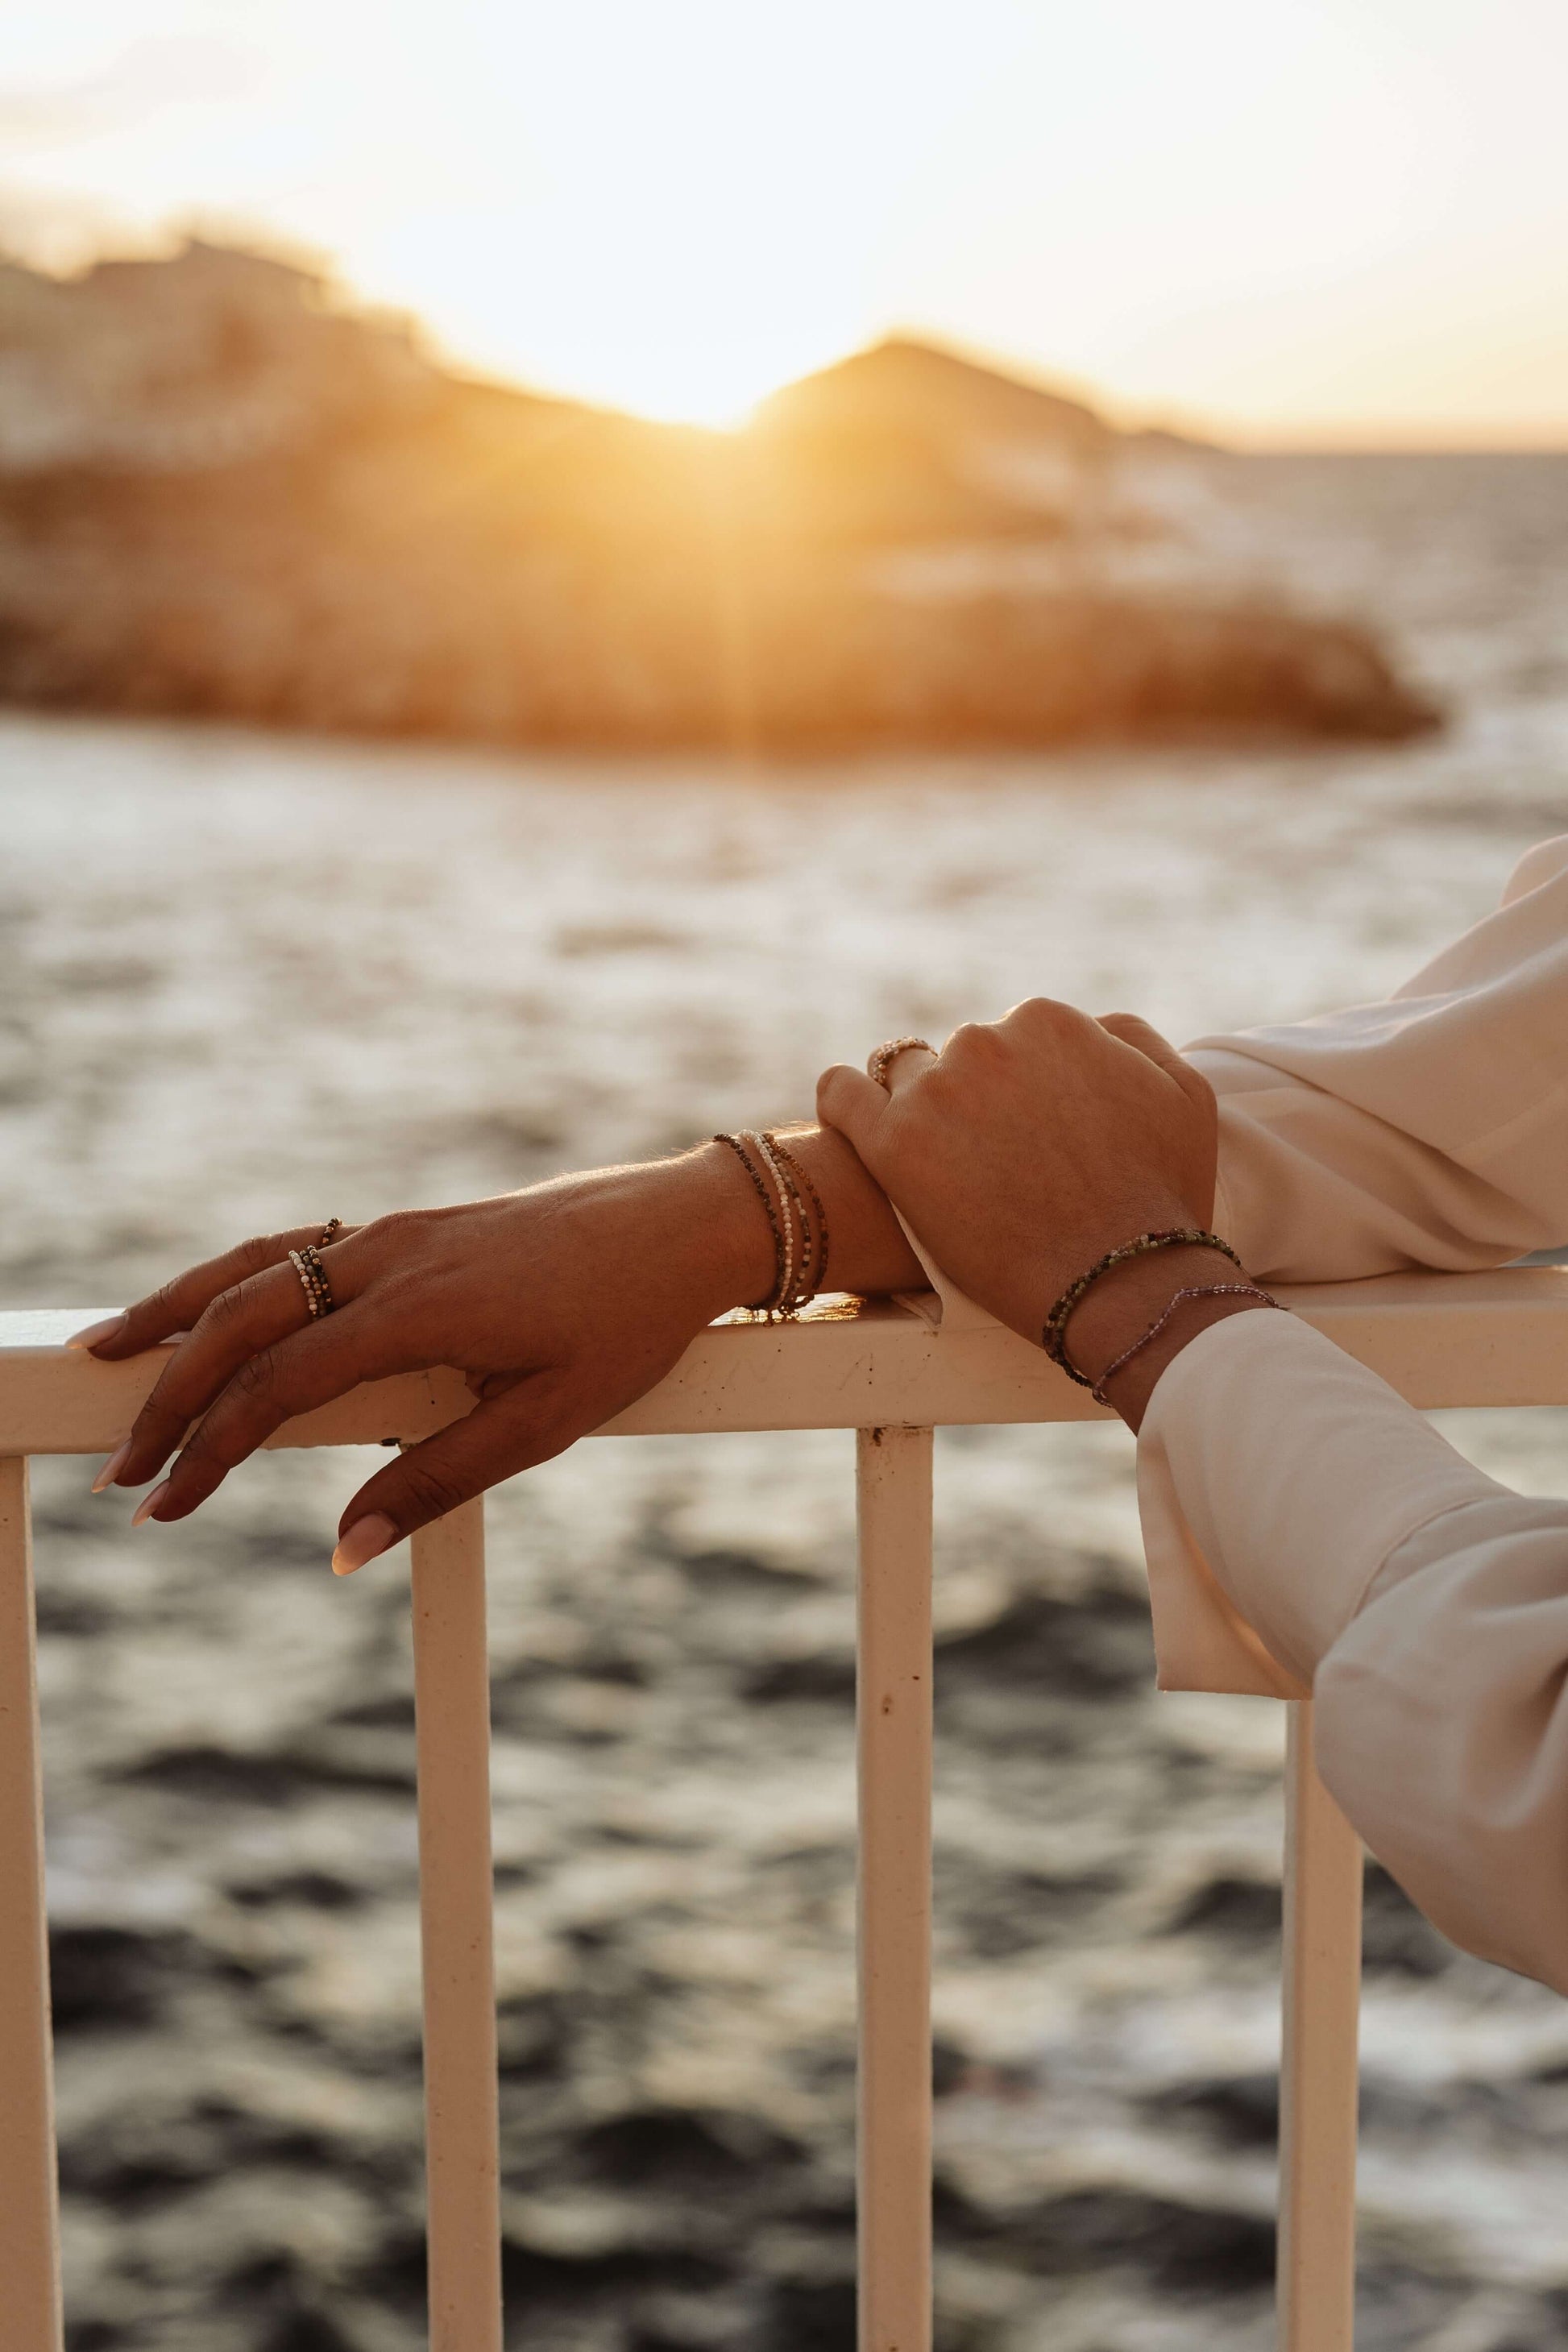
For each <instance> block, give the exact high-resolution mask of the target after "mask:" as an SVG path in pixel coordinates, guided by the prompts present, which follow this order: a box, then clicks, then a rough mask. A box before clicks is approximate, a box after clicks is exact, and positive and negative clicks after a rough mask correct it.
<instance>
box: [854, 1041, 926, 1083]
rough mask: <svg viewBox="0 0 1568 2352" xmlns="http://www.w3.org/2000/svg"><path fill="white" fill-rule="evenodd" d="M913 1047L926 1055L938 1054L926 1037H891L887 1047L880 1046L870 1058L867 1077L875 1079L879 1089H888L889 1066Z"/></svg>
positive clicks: (867, 1064) (867, 1065)
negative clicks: (916, 1047)
mask: <svg viewBox="0 0 1568 2352" xmlns="http://www.w3.org/2000/svg"><path fill="white" fill-rule="evenodd" d="M911 1045H918V1046H919V1047H920V1048H921V1052H922V1053H925V1054H934V1053H935V1052H936V1047H935V1046H934V1045H931V1042H930V1040H929V1039H928V1038H925V1037H889V1040H888V1042H887V1044H886V1045H879V1046H878V1048H877V1050H876V1052H875V1053H874V1054H872V1055H869V1056H868V1060H867V1063H866V1076H868V1078H875V1079H876V1081H877V1084H878V1085H879V1087H883V1088H885V1089H887V1088H888V1069H889V1064H891V1063H893V1062H896V1061H897V1060H898V1058H899V1055H900V1054H907V1053H908V1052H909V1050H910V1046H911ZM888 1091H889V1092H890V1091H891V1090H890V1089H888Z"/></svg>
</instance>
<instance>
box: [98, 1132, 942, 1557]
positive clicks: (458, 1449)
mask: <svg viewBox="0 0 1568 2352" xmlns="http://www.w3.org/2000/svg"><path fill="white" fill-rule="evenodd" d="M790 1149H791V1150H792V1152H793V1153H795V1155H797V1157H798V1158H799V1159H800V1160H802V1161H803V1162H805V1163H808V1165H809V1172H810V1176H811V1181H812V1182H813V1183H814V1184H815V1185H816V1187H817V1189H818V1192H820V1194H821V1196H822V1199H823V1201H824V1202H825V1203H826V1219H827V1220H830V1221H831V1224H832V1230H833V1254H834V1265H835V1276H834V1279H835V1280H836V1281H837V1282H839V1283H842V1284H843V1285H845V1286H848V1287H851V1288H857V1289H859V1288H864V1289H866V1290H868V1291H877V1290H893V1289H900V1288H903V1287H906V1286H908V1285H909V1284H910V1283H911V1282H919V1280H920V1279H921V1275H920V1269H919V1266H918V1265H917V1264H916V1262H915V1260H914V1258H913V1255H912V1254H911V1253H910V1248H909V1244H908V1243H907V1242H906V1241H905V1239H904V1236H903V1234H902V1232H901V1231H900V1227H899V1224H898V1222H897V1220H896V1219H895V1217H894V1216H893V1214H892V1212H891V1210H890V1209H889V1207H888V1204H887V1202H886V1201H885V1200H884V1199H883V1197H882V1195H881V1193H880V1192H879V1190H878V1188H877V1186H876V1185H875V1184H874V1183H873V1182H872V1181H871V1179H870V1178H869V1176H868V1174H867V1172H866V1171H865V1169H864V1168H863V1167H862V1166H861V1164H860V1162H859V1160H858V1159H857V1158H856V1156H855V1154H854V1152H853V1151H852V1150H850V1149H849V1147H848V1146H847V1144H846V1143H845V1142H844V1140H843V1139H842V1138H841V1137H839V1136H837V1135H834V1134H829V1133H821V1132H817V1131H815V1130H813V1131H809V1132H807V1133H806V1134H804V1135H793V1134H792V1136H791V1139H790ZM774 1272H775V1269H774V1249H773V1236H772V1234H770V1231H769V1228H768V1224H767V1221H766V1219H765V1217H764V1215H763V1213H762V1211H761V1210H760V1208H759V1205H758V1202H757V1200H756V1197H755V1194H754V1192H753V1190H752V1186H751V1184H750V1182H749V1181H748V1179H747V1174H746V1171H745V1169H744V1167H743V1166H742V1165H739V1164H738V1163H737V1161H736V1160H735V1158H734V1157H733V1155H732V1154H731V1152H730V1151H729V1150H726V1149H725V1148H724V1147H723V1146H722V1145H721V1144H720V1143H717V1142H714V1143H708V1144H704V1145H702V1146H700V1148H699V1149H698V1150H694V1151H690V1152H688V1153H686V1154H684V1155H683V1156H682V1157H681V1158H679V1159H676V1160H659V1161H656V1162H653V1163H651V1164H650V1165H647V1166H645V1167H640V1168H609V1169H598V1170H595V1171H591V1172H589V1173H588V1174H585V1175H574V1176H563V1177H558V1178H556V1179H555V1180H554V1181H552V1182H550V1183H546V1184H538V1185H534V1186H532V1187H531V1189H530V1190H529V1191H527V1192H513V1193H508V1194H505V1195H503V1196H501V1197H500V1198H499V1199H496V1200H489V1201H474V1202H466V1203H464V1204H462V1205H459V1206H457V1207H453V1208H444V1209H425V1210H408V1211H404V1212H401V1213H397V1214H395V1215H393V1216H387V1217H378V1218H377V1219H375V1221H374V1223H370V1224H364V1225H357V1226H355V1225H342V1224H340V1223H339V1222H338V1220H337V1219H335V1218H334V1219H333V1220H332V1221H331V1223H330V1224H329V1225H327V1226H326V1227H321V1226H320V1225H308V1226H303V1227H300V1228H297V1229H295V1230H293V1231H290V1232H288V1233H279V1234H265V1235H262V1236H259V1237H258V1238H257V1239H254V1240H251V1241H247V1242H242V1243H241V1244H240V1245H239V1246H238V1248H237V1249H232V1250H228V1251H226V1252H225V1253H224V1255H222V1256H220V1257H216V1258H213V1259H211V1260H209V1261H208V1262H207V1263H206V1264H205V1265H197V1266H193V1267H191V1268H190V1269H189V1270H188V1271H187V1272H186V1273H184V1274H182V1275H179V1276H175V1277H174V1280H173V1281H170V1282H167V1283H165V1284H164V1285H163V1288H162V1289H160V1290H158V1291H156V1292H154V1293H153V1295H152V1296H151V1297H147V1298H143V1299H141V1300H140V1301H138V1303H137V1304H136V1305H135V1306H133V1307H129V1308H128V1309H127V1310H126V1311H125V1313H124V1314H122V1315H119V1316H115V1317H113V1318H110V1319H109V1320H108V1321H107V1322H105V1323H100V1324H95V1325H93V1326H91V1327H90V1328H89V1329H88V1330H86V1331H82V1332H79V1333H78V1334H77V1336H76V1339H74V1340H73V1341H72V1342H71V1344H72V1345H73V1346H77V1347H81V1348H86V1349H90V1351H91V1352H92V1354H94V1355H95V1356H97V1357H99V1358H100V1360H104V1361H106V1362H116V1361H119V1360H122V1359H124V1358H126V1357H128V1356H134V1355H137V1354H140V1353H141V1352H142V1350H143V1349H148V1348H153V1347H157V1346H160V1345H162V1344H163V1343H165V1342H167V1341H169V1340H171V1339H174V1340H175V1341H176V1343H177V1344H176V1345H175V1346H174V1349H173V1351H172V1353H171V1354H170V1356H169V1360H168V1361H167V1362H166V1363H165V1364H164V1366H163V1370H162V1371H161V1373H160V1375H159V1378H158V1381H157V1384H156V1386H155V1387H154V1388H153V1391H152V1394H151V1395H150V1396H149V1397H148V1399H147V1402H145V1404H144V1405H143V1406H142V1410H141V1412H139V1413H138V1414H137V1416H136V1420H135V1423H134V1424H133V1426H132V1431H131V1433H130V1435H129V1437H127V1439H126V1440H125V1442H124V1444H122V1445H121V1446H120V1447H119V1448H118V1450H117V1451H116V1452H115V1453H114V1454H111V1455H110V1459H109V1460H108V1461H107V1462H106V1463H105V1464H104V1465H103V1468H102V1470H101V1472H100V1475H99V1478H98V1480H97V1489H98V1491H100V1492H101V1491H102V1489H103V1488H104V1487H106V1486H142V1485H143V1484H145V1482H146V1481H148V1480H149V1479H153V1478H157V1479H158V1480H159V1483H158V1484H157V1486H154V1488H153V1491H152V1492H151V1493H150V1494H149V1495H147V1496H146V1497H145V1498H144V1500H143V1501H142V1504H141V1506H140V1507H139V1508H138V1510H137V1512H136V1515H135V1516H136V1522H137V1523H138V1524H140V1523H141V1522H142V1520H144V1519H148V1518H153V1519H159V1520H164V1521H167V1520H171V1519H182V1518H184V1517H186V1516H187V1515H188V1513H190V1512H191V1511H193V1510H195V1508H196V1507H197V1506H198V1505H199V1504H200V1503H202V1502H203V1501H205V1498H206V1497H207V1496H209V1495H211V1494H212V1493H213V1492H214V1490H215V1489H216V1487H217V1486H219V1485H220V1484H221V1482H222V1481H223V1479H224V1478H225V1477H226V1475H227V1474H228V1472H229V1471H230V1470H231V1469H233V1468H234V1467H235V1466H236V1465H237V1464H238V1463H240V1462H243V1461H244V1460H245V1459H246V1458H247V1455H249V1454H252V1453H254V1452H255V1450H256V1448H257V1447H258V1446H259V1445H262V1444H265V1443H266V1442H267V1440H268V1438H269V1437H270V1436H271V1435H272V1433H273V1432H274V1431H275V1430H277V1429H279V1427H280V1426H281V1425H282V1423H284V1422H286V1421H289V1420H291V1419H292V1418H294V1417H295V1416H296V1415H297V1414H300V1413H303V1412H311V1411H312V1410H314V1409H316V1408H317V1407H319V1406H321V1405H325V1404H328V1403H330V1402H331V1401H332V1399H333V1398H335V1397H339V1396H342V1395H345V1394H346V1393H347V1391H349V1390H351V1389H353V1388H356V1387H358V1386H359V1385H360V1383H361V1382H362V1381H374V1380H382V1379H385V1378H387V1377H388V1376H389V1375H391V1374H394V1373H397V1372H407V1371H423V1370H428V1369H430V1368H431V1367H433V1366H435V1365H441V1364H446V1365H452V1366H455V1367H456V1368H457V1369H458V1370H460V1371H462V1372H463V1373H465V1374H466V1375H467V1377H468V1386H469V1389H470V1390H471V1391H472V1392H473V1394H474V1396H475V1399H476V1402H475V1405H474V1407H473V1409H472V1410H471V1411H470V1412H468V1414H467V1415H466V1416H465V1417H464V1418H462V1419H459V1420H458V1421H456V1422H453V1423H451V1424H450V1425H449V1426H448V1427H447V1428H446V1429H443V1430H440V1431H438V1432H437V1433H436V1435H434V1436H433V1437H428V1438H426V1439H425V1440H424V1441H423V1442H422V1443H421V1444H417V1445H413V1446H410V1447H409V1448H408V1450H407V1451H406V1452H405V1454H401V1455H400V1456H399V1457H397V1458H396V1459H394V1460H391V1461H388V1462H387V1463H386V1464H385V1465H384V1466H383V1467H382V1468H381V1469H379V1470H378V1471H377V1472H376V1474H375V1475H374V1477H372V1478H370V1479H369V1480H367V1482H366V1483H365V1485H364V1486H362V1487H361V1488H360V1491H359V1493H358V1494H357V1495H356V1496H354V1497H353V1500H352V1501H351V1503H350V1504H349V1506H348V1508H347V1509H346V1510H345V1511H344V1512H343V1514H342V1519H341V1521H340V1523H339V1526H340V1540H339V1543H338V1547H337V1550H336V1552H335V1554H334V1557H333V1565H334V1566H335V1567H336V1568H337V1569H338V1570H339V1571H340V1573H345V1574H346V1573H347V1572H348V1571H349V1570H352V1569H354V1568H358V1567H360V1566H362V1565H363V1563H364V1561H366V1560H367V1559H374V1557H375V1556H376V1554H377V1553H378V1552H382V1551H384V1550H386V1549H388V1547H389V1546H390V1545H392V1544H394V1543H395V1542H397V1541H398V1540H399V1538H402V1537H404V1536H405V1535H408V1534H411V1533H412V1532H413V1530H414V1529H415V1528H419V1527H423V1526H425V1525H426V1524H427V1523H428V1522H429V1521H430V1520H432V1519H436V1518H439V1517H442V1516H443V1515H444V1514H445V1513H446V1512H447V1511H450V1510H452V1509H454V1508H455V1507H457V1506H458V1504H459V1503H462V1502H466V1501H468V1499H469V1497H470V1496H475V1495H478V1494H480V1493H482V1492H483V1490H484V1489H485V1488H486V1487H487V1486H493V1485H494V1484H495V1482H496V1481H497V1480H498V1479H500V1478H505V1477H510V1475H512V1474H513V1473H514V1472H516V1471H519V1470H525V1469H528V1468H529V1467H531V1465H533V1464H535V1463H538V1462H543V1461H545V1460H547V1459H548V1458H549V1457H550V1456H551V1455H552V1454H559V1453H561V1452H562V1451H563V1449H564V1448H565V1447H566V1446H568V1445H570V1444H573V1443H574V1441H575V1440H576V1439H577V1438H579V1437H581V1436H584V1435H585V1434H586V1433H588V1432H589V1431H590V1430H594V1429H597V1428H599V1427H600V1426H601V1425H602V1423H605V1422H606V1421H608V1420H610V1419H611V1418H612V1417H613V1416H614V1415H615V1414H616V1413H617V1412H621V1411H622V1410H624V1408H625V1407H626V1406H627V1405H629V1404H631V1403H633V1402H635V1401H636V1400H637V1398H638V1397H639V1396H641V1395H643V1394H644V1392H645V1391H647V1390H648V1389H650V1388H651V1387H653V1385H654V1384H655V1382H656V1381H659V1380H661V1379H662V1378H663V1377H664V1375H665V1373H666V1372H668V1370H671V1368H672V1367H673V1366H674V1365H675V1364H676V1362H677V1361H678V1360H679V1358H680V1356H681V1354H682V1353H683V1352H684V1350H685V1349H686V1348H687V1347H688V1346H689V1344H690V1342H691V1340H692V1339H695V1338H696V1336H697V1334H698V1333H699V1332H700V1330H701V1329H702V1328H703V1327H704V1325H705V1324H708V1323H710V1322H711V1321H712V1320H713V1319H714V1318H715V1317H716V1316H719V1315H722V1314H724V1313H725V1312H727V1311H728V1310H729V1309H730V1308H731V1307H740V1306H745V1305H749V1304H751V1303H752V1302H753V1301H755V1300H757V1299H758V1298H760V1297H763V1296H765V1295H766V1294H767V1293H768V1291H769V1290H770V1287H771V1286H772V1285H773V1280H774ZM171 1456H173V1457H174V1458H173V1461H172V1463H171V1460H170V1457H171ZM166 1465H167V1468H166V1475H162V1476H160V1474H161V1473H163V1472H164V1471H165V1466H166Z"/></svg>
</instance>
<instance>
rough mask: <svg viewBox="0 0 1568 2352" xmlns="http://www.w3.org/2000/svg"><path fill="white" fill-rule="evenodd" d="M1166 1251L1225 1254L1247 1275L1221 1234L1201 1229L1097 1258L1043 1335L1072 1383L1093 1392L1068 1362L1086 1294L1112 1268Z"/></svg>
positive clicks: (1177, 1229)
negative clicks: (1071, 1326) (1072, 1324)
mask: <svg viewBox="0 0 1568 2352" xmlns="http://www.w3.org/2000/svg"><path fill="white" fill-rule="evenodd" d="M1163 1249H1216V1250H1223V1251H1224V1253H1225V1255H1226V1257H1227V1258H1229V1260H1230V1262H1231V1264H1232V1265H1237V1266H1241V1271H1242V1273H1243V1274H1245V1273H1246V1272H1247V1268H1246V1267H1245V1266H1244V1265H1241V1260H1240V1259H1239V1258H1238V1257H1237V1254H1236V1252H1235V1251H1234V1250H1233V1249H1232V1247H1231V1245H1230V1244H1229V1243H1228V1242H1222V1241H1221V1239H1220V1237H1219V1235H1218V1234H1211V1233H1206V1232H1205V1230H1204V1228H1203V1227H1202V1226H1200V1225H1175V1226H1172V1227H1169V1228H1168V1229H1166V1230H1164V1231H1163V1232H1159V1233H1152V1234H1139V1235H1138V1236H1137V1238H1136V1239H1135V1240H1133V1241H1130V1242H1123V1243H1122V1244H1121V1246H1120V1247H1119V1248H1117V1249H1113V1250H1107V1251H1106V1253H1105V1255H1104V1256H1103V1257H1101V1258H1096V1260H1095V1262H1094V1264H1093V1265H1091V1266H1090V1267H1089V1272H1088V1273H1087V1274H1080V1275H1079V1277H1078V1280H1077V1281H1076V1282H1069V1283H1068V1286H1067V1288H1066V1289H1065V1290H1064V1291H1063V1293H1062V1295H1061V1297H1059V1298H1058V1301H1057V1303H1056V1305H1055V1306H1054V1307H1052V1309H1051V1311H1050V1313H1049V1314H1048V1315H1047V1318H1046V1323H1045V1328H1044V1330H1043V1331H1042V1332H1041V1334H1040V1345H1041V1346H1042V1347H1043V1348H1044V1349H1045V1351H1046V1353H1047V1356H1048V1357H1049V1358H1050V1360H1051V1361H1052V1363H1053V1364H1059V1365H1060V1366H1061V1368H1062V1370H1063V1371H1064V1372H1066V1374H1067V1376H1068V1380H1071V1381H1077V1382H1078V1384H1079V1388H1080V1389H1092V1387H1093V1386H1094V1382H1093V1381H1091V1380H1089V1378H1088V1377H1087V1375H1086V1374H1085V1373H1083V1372H1080V1371H1079V1370H1078V1368H1077V1366H1076V1365H1075V1364H1071V1363H1069V1362H1068V1352H1067V1328H1068V1320H1069V1318H1071V1316H1072V1314H1073V1312H1074V1310H1075V1308H1076V1307H1078V1306H1079V1302H1080V1301H1081V1300H1082V1298H1083V1296H1084V1294H1085V1292H1086V1291H1088V1290H1089V1288H1091V1286H1093V1285H1094V1284H1095V1283H1097V1282H1098V1281H1100V1277H1101V1276H1103V1275H1107V1274H1109V1273H1110V1270H1111V1268H1112V1266H1118V1265H1126V1264H1127V1262H1128V1260H1129V1259H1130V1258H1135V1257H1143V1256H1145V1255H1147V1253H1148V1252H1149V1251H1150V1250H1163Z"/></svg>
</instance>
